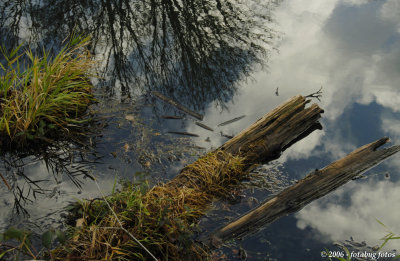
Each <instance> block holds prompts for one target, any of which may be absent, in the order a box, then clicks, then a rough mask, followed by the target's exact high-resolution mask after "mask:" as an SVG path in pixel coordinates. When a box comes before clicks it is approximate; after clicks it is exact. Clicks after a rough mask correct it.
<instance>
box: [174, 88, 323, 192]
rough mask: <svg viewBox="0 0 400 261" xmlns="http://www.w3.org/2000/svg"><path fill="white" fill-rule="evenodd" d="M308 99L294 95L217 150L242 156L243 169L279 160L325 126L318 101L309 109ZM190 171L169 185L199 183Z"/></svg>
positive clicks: (187, 185)
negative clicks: (321, 119)
mask: <svg viewBox="0 0 400 261" xmlns="http://www.w3.org/2000/svg"><path fill="white" fill-rule="evenodd" d="M309 102H310V100H306V99H305V98H304V97H303V96H300V95H298V96H295V97H293V98H291V99H290V100H288V101H286V102H285V103H283V104H282V105H280V106H279V107H277V108H276V109H274V110H273V111H271V112H270V113H267V114H266V115H264V116H263V117H262V118H261V119H259V120H258V121H256V122H255V123H254V124H252V125H251V126H250V127H248V128H247V129H245V130H243V131H242V132H240V133H239V134H237V135H236V136H235V137H233V138H232V139H231V140H229V141H227V142H226V143H225V144H223V145H222V146H221V147H220V148H218V149H217V150H221V151H223V152H226V153H229V154H232V155H234V156H241V157H243V158H244V161H243V163H244V167H243V171H244V172H246V171H249V170H250V169H252V168H253V167H255V166H257V165H258V164H261V163H266V162H269V161H271V160H274V159H277V158H278V157H279V156H280V155H281V153H282V152H283V151H284V150H285V149H287V148H288V147H289V146H290V145H292V144H293V143H295V142H296V141H298V140H300V139H302V138H304V137H305V136H307V135H308V134H310V133H311V132H313V131H314V130H316V129H321V128H322V126H321V124H320V123H319V122H318V120H319V119H320V118H321V113H323V110H322V109H321V108H319V107H318V105H316V104H313V105H311V106H310V107H307V108H306V104H307V103H309ZM190 171H191V169H190V168H183V169H182V170H181V172H180V173H179V174H178V175H177V176H176V177H175V178H174V179H172V180H171V181H170V182H168V183H167V184H166V186H171V187H180V186H186V187H191V186H192V185H193V184H196V183H197V182H196V180H195V177H193V175H191V173H188V172H190ZM189 177H190V178H189Z"/></svg>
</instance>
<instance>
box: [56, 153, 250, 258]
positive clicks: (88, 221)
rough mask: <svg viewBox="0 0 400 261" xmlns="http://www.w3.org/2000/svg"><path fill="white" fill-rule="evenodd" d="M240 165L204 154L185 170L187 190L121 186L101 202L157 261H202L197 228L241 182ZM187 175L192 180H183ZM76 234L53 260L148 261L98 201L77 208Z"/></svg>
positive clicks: (235, 160) (226, 157) (231, 158)
mask: <svg viewBox="0 0 400 261" xmlns="http://www.w3.org/2000/svg"><path fill="white" fill-rule="evenodd" d="M241 162H242V159H241V158H240V157H234V156H232V155H230V154H226V153H223V152H221V151H218V152H214V153H209V154H207V155H206V156H204V157H202V158H201V159H199V160H198V161H196V162H195V163H193V164H191V165H189V166H187V167H186V168H185V170H184V171H185V173H186V174H185V175H188V177H189V178H191V177H192V176H190V175H193V177H195V180H196V182H195V183H193V184H191V185H190V184H189V186H185V185H184V184H182V186H175V185H174V186H170V185H169V183H167V184H164V185H157V186H154V187H153V188H151V189H149V187H148V185H147V183H144V184H142V185H141V186H133V185H127V186H125V187H124V188H123V189H122V191H120V192H118V193H115V194H113V195H111V196H108V197H106V198H105V200H107V202H108V203H109V204H110V206H111V208H112V210H113V212H114V213H116V214H117V218H118V220H119V221H121V223H122V225H123V227H124V228H125V229H127V230H128V231H129V233H131V234H132V235H133V236H134V237H135V238H137V239H138V240H139V241H140V242H141V243H142V244H143V245H144V246H145V247H146V248H147V249H149V250H150V252H151V253H153V254H154V255H155V256H156V257H157V258H160V259H161V260H187V259H190V260H203V259H204V258H205V257H207V251H206V250H205V249H204V248H203V247H202V246H200V245H199V244H196V243H195V241H194V239H193V238H194V233H195V232H196V227H197V223H198V221H199V219H200V217H202V216H203V215H204V214H205V212H206V211H207V210H209V209H210V208H211V203H212V201H213V199H214V198H215V197H221V196H225V195H227V194H228V193H230V189H231V188H233V185H234V184H236V183H237V182H238V181H239V180H241V179H242V178H243V172H242V168H241V166H242V164H241ZM188 173H192V174H190V175H189V174H188ZM79 209H80V213H81V215H80V217H81V219H80V220H81V221H82V224H83V225H82V227H81V228H74V229H73V233H72V236H71V240H69V241H68V243H67V244H66V245H64V246H61V247H59V248H58V249H56V250H54V251H53V256H57V257H58V258H59V259H63V258H66V257H67V258H69V259H75V258H77V259H78V258H82V257H84V258H87V259H104V258H105V259H112V258H115V259H121V260H132V259H141V260H148V255H147V254H146V253H145V251H144V250H143V248H142V247H141V246H139V245H138V244H137V243H136V242H135V240H133V239H132V238H131V237H130V235H128V234H127V233H126V232H125V231H123V230H122V229H121V228H120V226H119V222H118V220H117V218H116V217H115V216H114V214H113V213H112V211H110V209H109V207H108V205H107V204H106V202H105V201H104V199H101V200H99V199H97V200H94V201H83V202H81V203H79Z"/></svg>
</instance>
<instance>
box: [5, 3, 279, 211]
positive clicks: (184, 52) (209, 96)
mask: <svg viewBox="0 0 400 261" xmlns="http://www.w3.org/2000/svg"><path fill="white" fill-rule="evenodd" d="M279 2H280V0H271V1H257V0H248V1H245V2H244V1H241V0H225V1H221V0H213V1H211V0H141V1H132V0H116V1H113V0H83V1H82V0H79V1H78V0H31V1H24V0H22V1H11V0H4V1H1V2H0V40H1V42H2V43H3V44H5V45H6V46H7V47H9V48H12V47H15V46H17V45H18V44H20V43H25V44H29V45H30V46H31V47H32V48H34V47H35V46H36V47H38V50H39V49H40V48H41V46H45V48H46V49H55V50H57V49H58V48H59V47H60V45H61V43H62V41H63V40H64V39H65V38H66V37H67V36H68V35H70V34H71V33H72V32H73V31H77V32H78V33H83V34H89V35H91V37H92V43H91V45H90V47H89V48H90V50H91V52H92V53H93V54H94V55H96V58H97V59H99V60H100V61H101V66H99V68H98V69H99V73H100V76H101V77H102V78H101V79H102V80H101V83H100V84H99V85H98V87H102V88H103V90H104V89H105V90H106V92H107V93H109V94H110V95H115V96H117V97H122V96H124V97H128V98H134V97H135V96H136V95H137V94H143V93H148V92H150V91H154V90H155V91H158V92H161V93H163V94H165V95H166V96H168V97H170V98H173V99H175V100H178V101H179V102H180V103H182V104H184V105H186V106H188V107H191V108H192V109H195V110H203V109H204V108H205V106H207V104H209V103H210V102H212V101H216V102H218V103H219V104H220V105H223V104H224V102H226V101H229V100H230V99H231V98H232V96H233V94H234V93H235V92H236V90H237V87H238V84H239V82H240V81H241V80H243V79H246V78H247V77H248V76H249V75H250V73H251V72H252V71H253V70H254V69H255V68H256V67H258V66H260V67H263V66H265V65H266V61H267V58H268V54H269V52H270V50H271V48H272V42H273V40H274V38H275V37H277V36H278V34H277V32H276V31H274V30H273V29H272V28H271V24H272V18H271V13H272V10H273V9H274V7H276V6H277V5H278V4H279ZM66 148H68V146H65V147H57V148H55V149H54V150H53V149H51V148H48V149H46V150H44V152H43V151H42V152H40V153H36V152H29V153H28V154H29V155H35V156H32V157H33V158H34V159H33V160H32V157H28V158H26V157H25V156H26V155H22V154H21V153H16V154H3V156H2V160H3V162H4V164H2V171H5V175H8V176H10V175H11V174H10V173H11V172H12V173H13V174H12V175H14V176H19V177H20V178H21V177H22V180H23V181H24V182H26V184H27V185H28V186H25V185H21V186H19V185H18V182H17V183H15V184H14V190H13V191H14V192H13V193H14V195H15V198H16V200H15V202H16V203H15V208H16V210H17V211H22V210H23V204H22V203H21V202H22V201H23V199H25V200H28V199H29V197H30V196H33V197H35V194H37V193H41V192H40V191H41V189H42V188H41V186H40V185H39V184H40V181H37V180H36V181H35V180H31V179H30V178H29V177H27V176H26V175H25V174H24V168H26V166H25V164H26V163H27V162H33V161H37V160H43V161H44V162H45V163H46V165H47V167H48V168H49V169H51V170H52V172H53V173H62V172H64V173H67V174H68V175H69V177H70V178H71V180H72V181H73V182H74V183H75V184H76V185H77V186H79V181H77V179H76V178H75V177H76V176H77V175H87V172H86V169H85V168H83V167H79V166H85V165H87V164H86V163H85V160H86V159H84V158H79V154H80V151H79V149H78V150H77V149H76V148H75V149H74V150H69V149H66ZM64 149H65V150H64ZM60 151H61V152H62V153H60ZM77 155H78V157H77ZM24 158H25V160H24ZM26 159H29V160H26ZM71 162H73V163H74V164H70V163H71ZM78 163H84V164H78ZM12 175H11V176H12ZM42 192H43V191H42Z"/></svg>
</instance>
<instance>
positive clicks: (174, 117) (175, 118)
mask: <svg viewBox="0 0 400 261" xmlns="http://www.w3.org/2000/svg"><path fill="white" fill-rule="evenodd" d="M161 118H163V119H169V120H182V119H183V117H182V116H174V115H163V116H161Z"/></svg>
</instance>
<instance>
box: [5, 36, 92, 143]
mask: <svg viewBox="0 0 400 261" xmlns="http://www.w3.org/2000/svg"><path fill="white" fill-rule="evenodd" d="M88 43H89V37H82V36H72V37H71V39H70V40H69V42H68V43H67V44H66V45H65V46H64V47H63V48H62V49H61V50H60V52H59V53H58V54H57V55H55V56H54V57H53V56H52V55H51V54H50V53H49V52H46V51H45V50H43V51H42V57H38V56H36V55H35V54H34V53H33V51H32V50H31V49H28V50H25V51H21V50H22V46H19V47H17V48H14V49H12V50H11V51H7V50H6V48H5V47H4V46H2V47H0V51H1V54H2V55H3V60H4V61H5V63H4V64H3V63H0V70H1V71H0V134H1V136H2V139H1V142H2V143H4V142H10V143H13V144H18V145H19V144H24V143H25V142H26V141H28V140H33V139H35V138H46V137H49V135H50V134H57V135H59V134H60V131H62V132H61V133H68V131H69V129H72V128H74V127H77V126H79V125H80V124H82V123H83V122H84V120H82V118H81V116H82V114H83V113H84V112H85V111H86V109H87V107H88V105H89V104H90V103H91V102H92V101H93V95H92V87H93V86H92V84H91V83H90V82H89V80H88V77H89V75H88V72H89V71H90V69H91V68H92V67H93V65H94V64H95V62H94V60H93V59H92V57H91V55H90V53H89V51H88V50H87V49H86V48H85V47H86V46H87V45H88ZM50 136H51V135H50Z"/></svg>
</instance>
